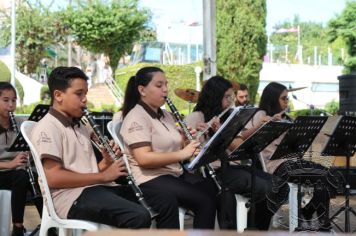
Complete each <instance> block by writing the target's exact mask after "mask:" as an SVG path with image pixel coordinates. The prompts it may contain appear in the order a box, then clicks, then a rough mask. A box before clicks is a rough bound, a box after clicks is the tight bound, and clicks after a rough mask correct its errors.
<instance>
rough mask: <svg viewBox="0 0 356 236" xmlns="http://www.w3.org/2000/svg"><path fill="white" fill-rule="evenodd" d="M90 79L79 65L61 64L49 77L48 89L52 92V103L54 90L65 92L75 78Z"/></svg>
mask: <svg viewBox="0 0 356 236" xmlns="http://www.w3.org/2000/svg"><path fill="white" fill-rule="evenodd" d="M78 78H79V79H83V80H85V81H87V80H88V77H87V76H86V75H85V73H84V72H83V71H82V70H81V69H79V68H78V67H66V66H60V67H57V68H55V69H54V70H53V71H52V72H51V74H50V75H49V77H48V81H47V83H48V89H49V92H50V94H51V104H53V101H54V90H59V91H62V92H64V91H65V90H66V89H67V88H69V87H70V83H71V81H72V80H73V79H78Z"/></svg>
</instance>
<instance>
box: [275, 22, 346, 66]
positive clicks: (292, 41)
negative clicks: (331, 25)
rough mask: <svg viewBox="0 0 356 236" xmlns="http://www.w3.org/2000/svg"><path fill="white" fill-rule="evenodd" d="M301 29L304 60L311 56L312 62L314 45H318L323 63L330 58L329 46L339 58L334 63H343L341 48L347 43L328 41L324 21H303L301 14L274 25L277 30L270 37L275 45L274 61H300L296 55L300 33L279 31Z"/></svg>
mask: <svg viewBox="0 0 356 236" xmlns="http://www.w3.org/2000/svg"><path fill="white" fill-rule="evenodd" d="M297 26H299V29H300V44H301V45H302V46H303V60H304V63H306V62H307V60H305V59H306V58H310V63H312V60H313V58H314V47H315V46H316V47H317V54H318V56H319V55H320V56H321V60H322V64H326V62H327V60H328V59H327V58H328V48H330V49H331V50H332V53H333V58H337V59H336V60H335V61H333V64H335V63H336V64H341V63H342V55H341V48H343V47H345V45H344V44H343V43H342V42H340V41H335V42H333V43H332V44H330V43H329V42H328V39H327V31H328V28H327V27H325V26H323V24H322V23H317V22H303V21H301V20H300V18H299V16H294V19H293V20H292V21H291V22H290V21H284V22H281V23H278V24H276V25H274V27H273V28H274V29H275V32H273V33H272V35H271V37H270V42H271V44H272V45H273V47H274V51H273V58H274V61H279V62H286V63H298V60H297V58H296V57H295V55H296V53H297V45H298V33H297V32H289V33H288V32H287V33H279V32H278V30H280V29H292V28H293V29H297ZM286 45H288V58H287V59H286V55H285V46H286Z"/></svg>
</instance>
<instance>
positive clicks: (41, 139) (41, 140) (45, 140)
mask: <svg viewBox="0 0 356 236" xmlns="http://www.w3.org/2000/svg"><path fill="white" fill-rule="evenodd" d="M39 143H52V140H51V138H50V137H48V136H47V134H46V133H45V132H41V133H40V137H39V139H38V140H37V144H39Z"/></svg>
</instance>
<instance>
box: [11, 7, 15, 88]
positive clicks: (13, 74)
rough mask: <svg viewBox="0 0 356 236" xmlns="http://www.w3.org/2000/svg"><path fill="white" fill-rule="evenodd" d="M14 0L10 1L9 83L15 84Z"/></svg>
mask: <svg viewBox="0 0 356 236" xmlns="http://www.w3.org/2000/svg"><path fill="white" fill-rule="evenodd" d="M15 48H16V2H15V0H12V1H11V48H10V51H11V60H12V63H11V84H12V86H14V88H15V86H16V80H15V73H16V58H15V56H16V50H15Z"/></svg>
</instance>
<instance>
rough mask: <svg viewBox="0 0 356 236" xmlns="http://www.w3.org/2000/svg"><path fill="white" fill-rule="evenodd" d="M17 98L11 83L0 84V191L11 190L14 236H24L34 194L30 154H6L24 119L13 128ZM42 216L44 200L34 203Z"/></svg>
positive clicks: (38, 199)
mask: <svg viewBox="0 0 356 236" xmlns="http://www.w3.org/2000/svg"><path fill="white" fill-rule="evenodd" d="M16 102H17V95H16V90H15V88H14V87H13V86H12V85H11V84H10V83H8V82H0V189H8V190H11V214H12V224H13V229H12V235H13V236H17V235H19V236H20V235H21V236H23V235H24V233H25V228H24V226H23V218H24V211H25V205H26V197H27V193H28V191H31V184H30V180H29V175H28V174H27V172H26V170H25V167H26V165H27V163H28V159H27V158H28V153H26V152H7V151H6V149H7V148H9V147H10V146H11V144H12V142H13V141H14V140H15V138H16V136H17V133H16V132H15V130H14V125H16V126H17V130H19V127H20V125H21V123H22V122H23V119H20V118H18V117H15V122H16V124H12V122H11V119H10V116H9V112H14V111H15V109H16ZM34 202H35V205H36V207H37V210H38V212H39V214H40V215H41V213H42V198H41V197H39V198H36V199H34Z"/></svg>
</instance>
